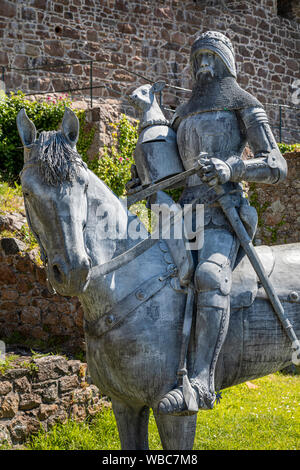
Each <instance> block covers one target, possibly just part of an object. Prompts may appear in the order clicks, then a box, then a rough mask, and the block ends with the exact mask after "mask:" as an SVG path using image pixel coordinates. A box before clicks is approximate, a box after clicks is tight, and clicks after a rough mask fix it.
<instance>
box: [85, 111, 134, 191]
mask: <svg viewBox="0 0 300 470" xmlns="http://www.w3.org/2000/svg"><path fill="white" fill-rule="evenodd" d="M111 127H112V129H113V132H112V138H113V144H112V146H111V147H110V148H108V147H107V146H106V147H104V151H103V155H102V158H100V159H99V157H98V156H96V157H95V159H94V160H92V161H91V162H87V163H88V166H89V168H90V169H91V170H92V171H93V172H94V173H95V174H96V175H97V176H98V177H99V178H100V179H101V180H102V181H104V183H105V184H106V185H107V186H108V187H109V188H110V189H111V190H112V191H113V192H114V193H115V194H116V195H117V196H124V195H125V184H126V183H127V181H128V180H130V178H131V173H130V168H131V165H132V164H133V163H134V159H133V153H134V149H135V145H136V142H137V139H138V133H137V126H136V125H132V124H130V122H129V121H128V119H127V118H126V116H125V115H122V117H121V120H120V122H118V123H115V124H111Z"/></svg>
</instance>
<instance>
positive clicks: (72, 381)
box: [58, 375, 79, 393]
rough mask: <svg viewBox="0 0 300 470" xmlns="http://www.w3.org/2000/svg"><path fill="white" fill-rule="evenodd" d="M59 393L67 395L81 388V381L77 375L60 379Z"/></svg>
mask: <svg viewBox="0 0 300 470" xmlns="http://www.w3.org/2000/svg"><path fill="white" fill-rule="evenodd" d="M58 386H59V392H60V393H67V392H70V391H71V390H73V389H74V388H76V387H78V386H79V380H78V377H77V375H71V376H69V377H68V376H65V377H62V378H61V379H59V382H58Z"/></svg>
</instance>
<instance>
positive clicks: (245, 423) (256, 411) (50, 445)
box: [26, 373, 300, 450]
mask: <svg viewBox="0 0 300 470" xmlns="http://www.w3.org/2000/svg"><path fill="white" fill-rule="evenodd" d="M299 385H300V376H299V375H295V376H292V375H284V374H280V373H276V374H272V375H269V376H267V377H264V378H261V379H258V380H254V381H252V382H251V383H250V384H249V383H248V385H247V384H241V385H238V386H236V387H233V388H230V389H227V390H224V391H223V393H222V395H223V399H222V400H221V403H220V404H219V405H217V406H215V408H214V409H213V410H211V411H203V412H200V413H199V414H198V424H197V432H196V437H195V445H194V449H195V450H208V449H209V450H221V449H222V450H254V449H255V450H271V449H272V450H298V449H299V448H300V412H299V401H300V400H299V399H300V389H299ZM249 387H250V388H249ZM149 436H150V439H149V441H150V449H151V450H160V449H161V448H162V447H161V444H160V439H159V435H158V432H157V428H156V424H155V421H154V418H153V415H152V414H151V417H150V425H149ZM26 448H27V449H31V450H59V449H60V450H96V449H98V450H118V449H120V444H119V438H118V432H117V427H116V423H115V419H114V416H113V412H112V410H111V409H104V410H103V412H101V413H100V414H98V415H97V416H96V417H94V418H93V419H92V420H91V421H90V422H89V423H88V422H83V423H76V422H74V421H68V422H67V423H66V424H63V425H56V426H55V427H54V428H52V430H51V431H50V432H49V433H48V434H45V433H44V432H41V433H40V434H39V435H37V436H34V437H32V439H31V441H30V442H28V443H27V444H26Z"/></svg>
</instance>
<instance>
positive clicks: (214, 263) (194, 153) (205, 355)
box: [139, 31, 287, 415]
mask: <svg viewBox="0 0 300 470" xmlns="http://www.w3.org/2000/svg"><path fill="white" fill-rule="evenodd" d="M191 66H192V72H193V77H194V80H195V83H194V87H193V90H192V95H191V98H190V100H189V101H188V102H187V103H186V104H184V105H181V106H180V107H179V108H177V110H176V112H175V115H174V117H173V119H172V122H171V125H172V128H173V129H174V130H175V131H176V133H177V145H178V150H179V154H180V157H181V161H182V164H183V167H184V169H185V170H191V169H192V168H194V167H195V164H197V162H198V163H199V164H200V166H201V169H200V170H199V171H198V172H197V173H195V174H193V175H191V176H189V177H188V178H187V179H186V182H185V183H186V184H185V189H184V191H183V193H182V195H181V198H180V204H181V205H182V206H184V205H185V204H189V203H191V201H195V199H196V200H197V201H198V203H199V204H201V203H205V202H206V198H205V193H206V192H207V186H215V185H218V186H219V187H221V188H222V192H223V194H225V195H227V196H229V199H228V198H227V201H229V205H231V206H232V207H234V208H236V209H237V211H238V215H239V218H240V220H241V221H242V222H243V224H244V227H245V228H246V229H247V232H248V234H249V236H250V239H252V238H253V236H254V234H255V231H256V226H257V214H256V211H255V209H254V208H253V207H251V206H250V205H249V202H248V199H247V198H246V197H245V195H244V192H243V188H242V185H241V181H242V180H243V181H247V182H260V183H267V184H276V183H278V182H280V181H282V180H283V179H284V178H285V176H286V172H287V166H286V162H285V160H284V158H283V157H282V155H281V153H280V151H279V149H278V147H277V144H276V141H275V139H274V136H273V134H272V131H271V129H270V126H269V123H268V119H267V116H266V113H265V111H264V109H263V106H262V104H261V103H260V102H259V101H258V100H257V99H256V98H254V97H253V96H252V95H250V94H249V93H247V92H246V91H244V90H243V89H241V88H240V86H239V85H238V83H237V81H236V67H235V57H234V50H233V47H232V44H231V42H230V40H229V39H228V38H227V37H225V36H224V35H223V34H222V33H220V32H215V31H208V32H205V33H203V34H201V35H200V36H199V37H198V38H197V39H196V40H195V42H194V43H193V45H192V49H191ZM141 88H142V87H141ZM154 91H155V90H154ZM160 117H161V116H160ZM152 118H153V116H152ZM150 124H151V125H155V124H156V125H158V123H155V120H153V119H152V121H151V122H150ZM148 125H149V124H148ZM152 129H153V128H152ZM156 129H157V128H156ZM154 132H155V131H154ZM152 133H153V131H152ZM156 134H157V132H156ZM247 142H248V144H249V146H250V147H251V149H252V152H253V154H254V158H252V159H250V160H243V159H242V153H243V150H244V148H245V145H246V143H247ZM156 145H159V143H158V142H157V144H156ZM165 157H166V158H165V159H164V163H163V165H164V167H166V166H168V164H169V168H171V167H173V166H174V161H175V160H176V155H175V153H172V152H171V153H169V154H166V155H165ZM172 158H173V159H174V161H166V160H168V159H169V160H172ZM139 163H140V162H139ZM140 165H141V163H140ZM157 170H158V171H157V173H160V171H161V169H157ZM139 176H140V177H141V180H142V183H143V177H142V176H141V175H139ZM203 183H206V184H203ZM158 194H159V193H158ZM159 200H161V197H158V201H159ZM227 204H228V203H227ZM204 226H205V235H204V245H203V247H202V249H201V250H198V251H197V252H195V253H194V260H195V271H194V280H193V284H194V289H195V291H196V305H197V315H196V321H195V335H196V339H195V351H194V356H195V358H196V360H195V361H194V364H193V366H192V371H190V384H191V386H192V389H191V393H192V394H193V399H194V403H195V401H196V402H197V406H195V407H194V408H195V409H192V410H191V409H190V408H189V406H188V405H187V403H186V401H187V400H186V397H185V396H184V395H185V394H184V391H183V387H182V386H177V387H176V388H175V389H173V390H171V391H170V392H169V393H167V394H166V395H165V396H164V397H163V398H162V400H161V401H160V403H159V407H158V409H159V412H160V413H163V414H171V415H184V414H190V413H194V412H195V411H197V409H200V408H202V409H210V408H212V407H213V405H214V402H215V399H216V393H215V387H214V375H215V367H216V363H217V359H218V355H219V352H220V350H221V348H222V345H223V343H224V340H225V337H226V333H227V329H228V322H229V315H230V290H231V284H232V270H233V269H234V266H235V265H236V263H237V259H240V258H241V256H243V254H244V252H243V250H242V248H241V246H240V241H239V238H238V237H237V236H236V233H235V232H234V230H233V228H232V225H231V223H230V221H229V220H228V218H227V217H226V215H225V213H224V208H222V207H221V205H220V203H219V202H218V200H216V201H215V202H214V203H212V204H207V203H206V204H205V213H204ZM189 256H190V255H189ZM188 272H189V273H191V270H189V271H188ZM185 283H187V279H185Z"/></svg>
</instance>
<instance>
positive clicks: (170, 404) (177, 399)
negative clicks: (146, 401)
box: [157, 387, 198, 416]
mask: <svg viewBox="0 0 300 470" xmlns="http://www.w3.org/2000/svg"><path fill="white" fill-rule="evenodd" d="M157 411H158V414H164V415H171V416H190V415H193V414H196V413H197V411H198V410H197V411H196V410H189V409H188V407H187V404H186V402H185V399H184V396H183V390H182V387H178V388H174V389H173V390H171V391H170V392H168V393H166V395H164V397H163V398H162V399H161V400H160V402H159V404H158V407H157Z"/></svg>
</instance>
